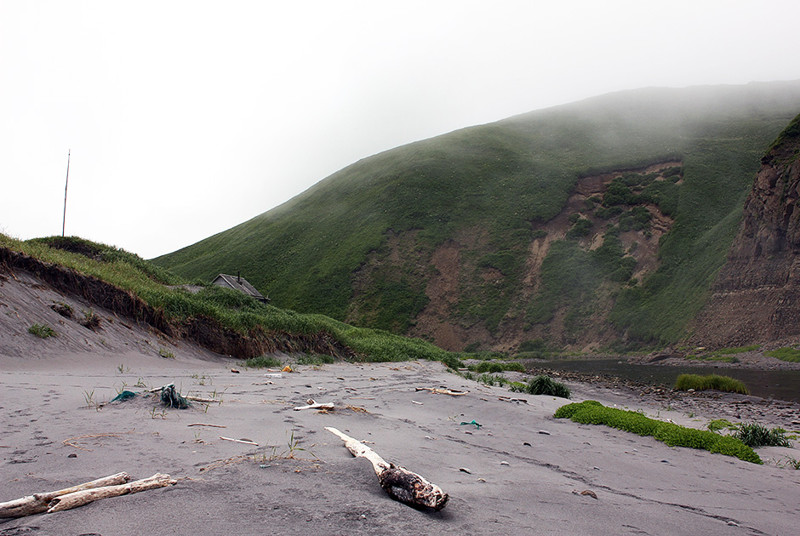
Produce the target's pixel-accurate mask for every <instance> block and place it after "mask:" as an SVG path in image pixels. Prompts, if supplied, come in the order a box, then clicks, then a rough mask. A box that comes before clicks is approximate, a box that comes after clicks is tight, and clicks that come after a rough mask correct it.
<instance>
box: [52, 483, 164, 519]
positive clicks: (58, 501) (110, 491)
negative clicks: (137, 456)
mask: <svg viewBox="0 0 800 536" xmlns="http://www.w3.org/2000/svg"><path fill="white" fill-rule="evenodd" d="M177 482H178V481H177V480H175V479H173V478H170V476H169V475H165V474H162V473H156V474H154V475H153V476H151V477H150V478H143V479H141V480H135V481H133V482H128V483H127V484H120V485H118V486H105V487H102V488H93V489H86V490H82V491H76V492H74V493H68V494H66V495H61V496H60V497H56V498H54V499H53V500H52V501H50V508H48V510H47V513H48V514H52V513H54V512H61V511H62V510H69V509H71V508H77V507H78V506H83V505H84V504H89V503H90V502H94V501H98V500H100V499H107V498H109V497H118V496H120V495H127V494H129V493H138V492H140V491H147V490H149V489H156V488H163V487H165V486H174V485H175V484H176V483H177Z"/></svg>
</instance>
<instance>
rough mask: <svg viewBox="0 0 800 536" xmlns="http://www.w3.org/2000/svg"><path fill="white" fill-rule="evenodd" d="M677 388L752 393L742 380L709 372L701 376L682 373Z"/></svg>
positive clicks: (676, 384) (681, 389) (682, 389)
mask: <svg viewBox="0 0 800 536" xmlns="http://www.w3.org/2000/svg"><path fill="white" fill-rule="evenodd" d="M675 389H677V390H678V391H688V390H690V389H694V390H695V391H706V390H709V389H713V390H715V391H724V392H728V393H740V394H743V395H747V394H750V391H749V390H748V389H747V386H746V385H745V384H744V382H742V381H741V380H737V379H735V378H731V377H730V376H720V375H718V374H708V375H706V376H700V375H699V374H681V375H680V376H678V379H677V380H676V381H675Z"/></svg>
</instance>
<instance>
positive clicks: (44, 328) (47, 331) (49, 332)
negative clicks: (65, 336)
mask: <svg viewBox="0 0 800 536" xmlns="http://www.w3.org/2000/svg"><path fill="white" fill-rule="evenodd" d="M28 333H30V334H31V335H35V336H36V337H39V338H40V339H46V338H48V337H55V336H57V335H58V334H57V333H56V332H55V330H54V329H53V328H51V327H50V326H48V325H47V324H34V325H32V326H31V327H29V328H28Z"/></svg>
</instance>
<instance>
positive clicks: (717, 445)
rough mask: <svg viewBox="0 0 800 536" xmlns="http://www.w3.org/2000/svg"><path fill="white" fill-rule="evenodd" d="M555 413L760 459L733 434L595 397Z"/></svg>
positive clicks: (682, 444) (750, 459) (669, 442)
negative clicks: (657, 417) (668, 419)
mask: <svg viewBox="0 0 800 536" xmlns="http://www.w3.org/2000/svg"><path fill="white" fill-rule="evenodd" d="M554 417H555V418H556V419H570V420H572V421H573V422H577V423H581V424H604V425H606V426H610V427H612V428H617V429H619V430H624V431H626V432H632V433H634V434H638V435H640V436H652V437H654V438H655V439H657V440H659V441H661V442H662V443H666V444H667V445H669V446H671V447H689V448H695V449H702V450H707V451H709V452H716V453H720V454H725V455H726V456H734V457H736V458H739V459H740V460H744V461H747V462H751V463H758V464H761V463H763V462H762V461H761V458H760V457H759V456H758V454H756V452H755V451H754V450H753V449H752V448H751V447H749V446H747V445H745V444H744V443H743V442H742V441H741V440H739V439H737V438H735V437H732V436H723V435H719V434H715V433H714V432H709V431H707V430H696V429H694V428H686V427H684V426H679V425H677V424H673V423H669V422H663V421H658V420H655V419H651V418H649V417H646V416H644V415H643V414H641V413H638V412H635V411H627V410H621V409H615V408H608V407H606V406H603V405H602V404H600V403H599V402H596V401H594V400H586V401H584V402H579V403H574V404H567V405H565V406H561V407H560V408H558V410H557V411H556V412H555V415H554Z"/></svg>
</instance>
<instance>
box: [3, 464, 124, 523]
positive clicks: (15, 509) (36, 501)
mask: <svg viewBox="0 0 800 536" xmlns="http://www.w3.org/2000/svg"><path fill="white" fill-rule="evenodd" d="M128 480H130V477H129V476H128V473H117V474H115V475H110V476H105V477H103V478H98V479H97V480H92V481H91V482H84V483H83V484H78V485H77V486H72V487H69V488H64V489H60V490H57V491H50V492H47V493H36V494H34V495H28V496H27V497H22V498H21V499H14V500H13V501H8V502H4V503H0V518H3V517H24V516H29V515H32V514H39V513H42V512H45V511H47V508H48V507H49V503H50V501H52V500H53V499H55V498H56V497H60V496H62V495H67V494H69V493H75V492H78V491H82V490H86V489H92V488H100V487H104V486H112V485H116V484H124V483H125V482H127V481H128Z"/></svg>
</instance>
